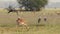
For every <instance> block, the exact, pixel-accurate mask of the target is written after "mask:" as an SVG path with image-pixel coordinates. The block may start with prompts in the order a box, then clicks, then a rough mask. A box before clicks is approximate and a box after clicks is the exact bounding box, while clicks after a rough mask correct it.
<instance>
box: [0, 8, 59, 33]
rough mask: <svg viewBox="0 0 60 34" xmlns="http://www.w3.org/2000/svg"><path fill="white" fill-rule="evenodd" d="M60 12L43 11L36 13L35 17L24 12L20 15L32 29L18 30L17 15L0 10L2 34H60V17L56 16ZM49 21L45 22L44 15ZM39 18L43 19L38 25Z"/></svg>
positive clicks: (21, 28)
mask: <svg viewBox="0 0 60 34" xmlns="http://www.w3.org/2000/svg"><path fill="white" fill-rule="evenodd" d="M59 11H60V10H57V9H56V10H54V9H53V10H43V11H40V12H36V14H35V16H33V13H31V12H26V13H25V12H24V13H23V14H20V13H19V15H20V16H21V17H22V18H24V19H25V20H26V21H27V24H28V25H29V27H30V29H29V31H27V29H26V28H25V27H22V26H20V27H19V28H16V21H15V20H16V19H17V15H16V13H10V14H9V15H8V14H7V11H6V10H0V34H60V16H59V15H57V14H56V12H59ZM43 14H45V16H47V21H46V22H44V20H43V18H44V15H43ZM39 16H41V17H42V21H41V23H40V24H38V23H37V19H38V18H39Z"/></svg>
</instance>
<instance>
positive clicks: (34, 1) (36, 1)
mask: <svg viewBox="0 0 60 34" xmlns="http://www.w3.org/2000/svg"><path fill="white" fill-rule="evenodd" d="M17 1H18V3H19V4H21V5H22V6H24V7H25V9H26V10H31V11H34V10H36V11H40V9H41V8H42V7H44V6H45V5H46V4H47V2H48V0H17Z"/></svg>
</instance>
